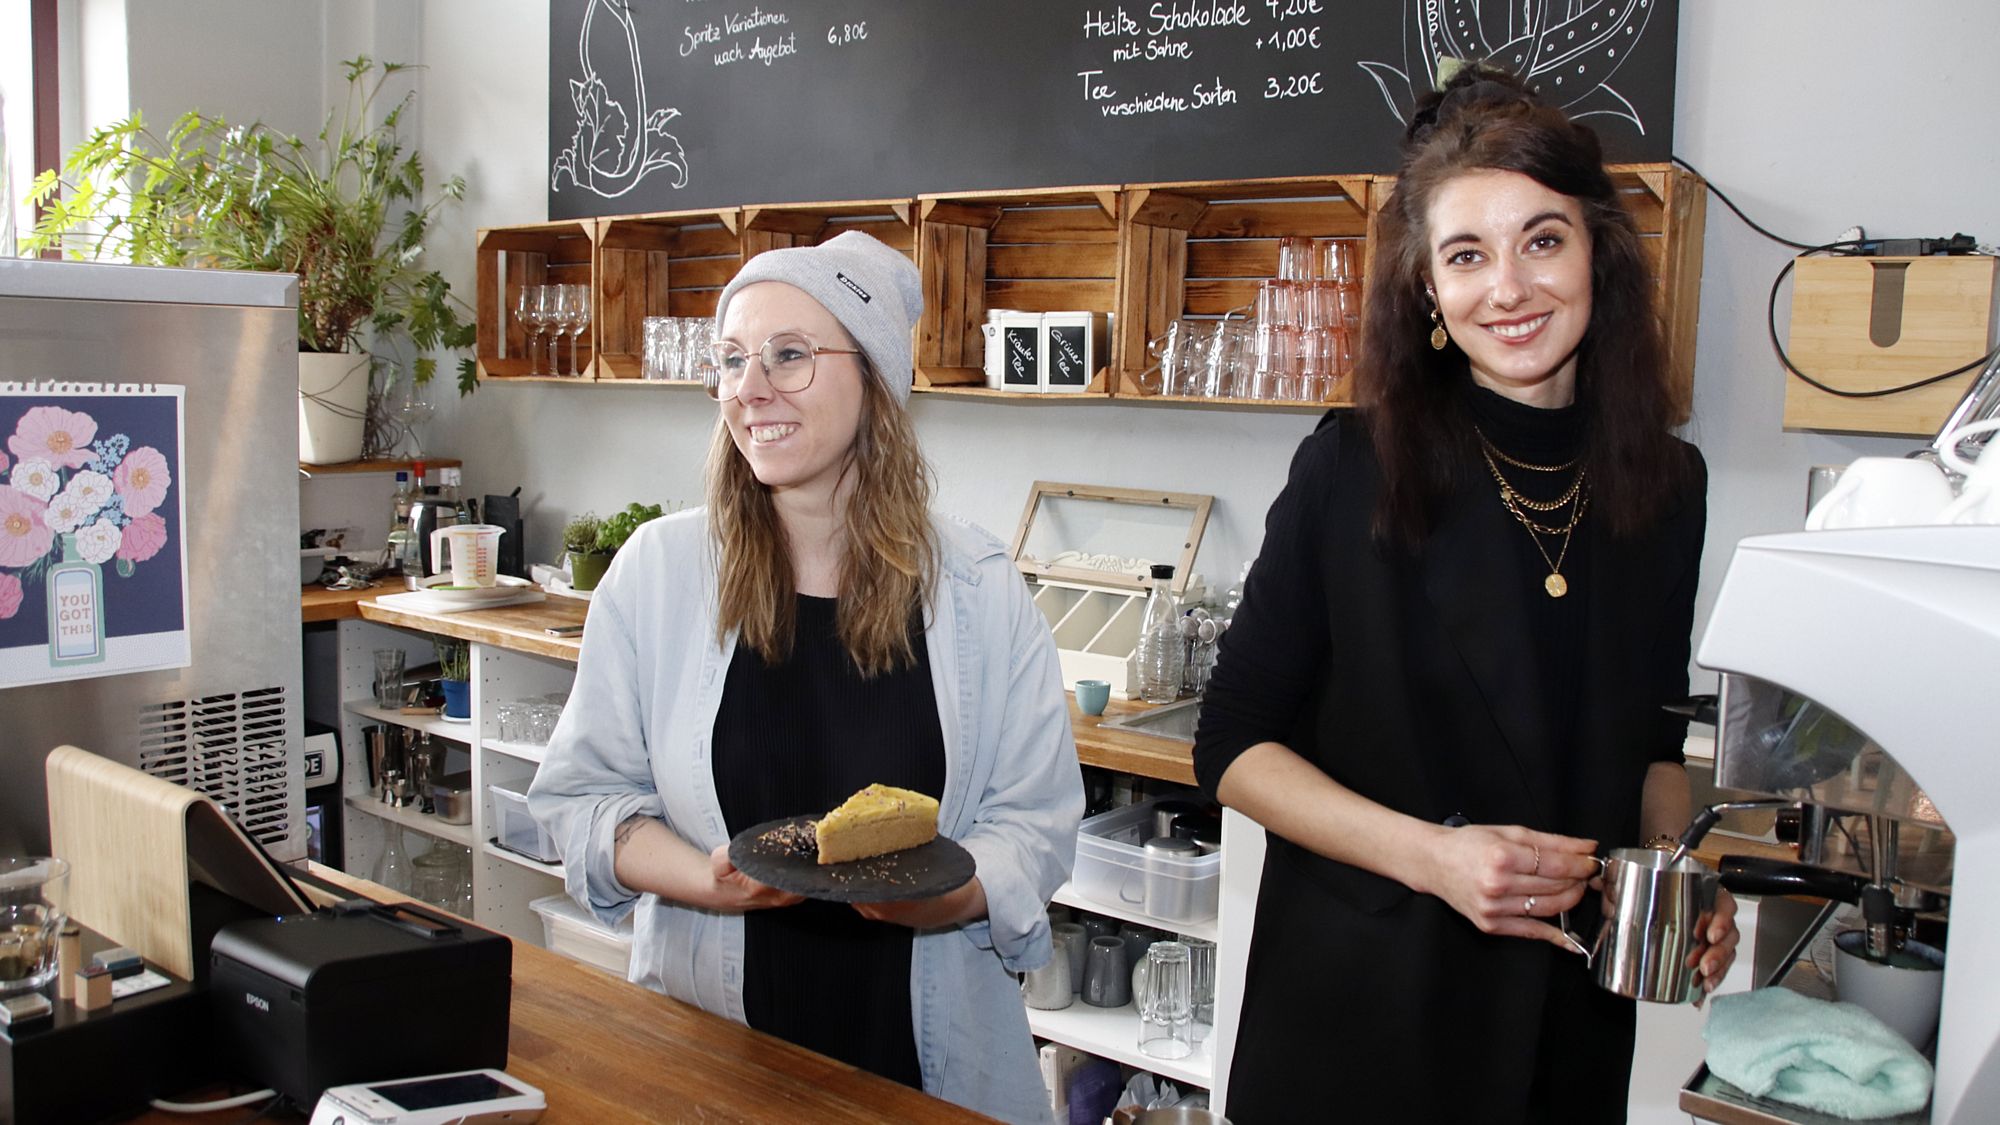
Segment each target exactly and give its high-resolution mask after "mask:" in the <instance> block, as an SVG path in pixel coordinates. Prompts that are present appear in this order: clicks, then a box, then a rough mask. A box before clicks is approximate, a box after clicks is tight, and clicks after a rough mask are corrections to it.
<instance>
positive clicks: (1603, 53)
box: [549, 0, 1679, 218]
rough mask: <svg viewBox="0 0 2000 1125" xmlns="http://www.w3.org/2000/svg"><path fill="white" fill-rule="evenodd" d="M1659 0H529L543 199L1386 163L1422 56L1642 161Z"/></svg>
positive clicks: (1656, 98)
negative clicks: (1488, 78) (536, 58)
mask: <svg viewBox="0 0 2000 1125" xmlns="http://www.w3.org/2000/svg"><path fill="white" fill-rule="evenodd" d="M1678 16H1679V13H1678V10H1677V0H1509V2H1507V3H1487V4H1481V3H1478V2H1477V0H1122V2H1100V3H1081V2H1078V0H650V2H639V0H553V2H552V3H551V5H550V14H549V51H550V59H549V215H550V217H551V218H575V217H581V216H588V215H609V214H633V213H639V212H646V211H671V210H684V209H691V208H697V207H713V206H726V205H730V204H747V203H792V202H803V201H821V200H841V199H878V198H894V197H901V196H910V195H915V194H918V193H921V192H929V191H973V190H981V189H987V188H1021V187H1037V186H1059V185H1071V184H1112V183H1138V182H1158V181H1172V180H1201V179H1248V178H1261V177H1266V176H1287V175H1314V174H1328V173H1335V172H1339V173H1351V172H1371V171H1388V170H1391V169H1392V168H1393V167H1394V165H1395V157H1396V145H1397V142H1398V139H1399V138H1400V136H1401V133H1402V128H1403V120H1404V118H1406V117H1407V115H1408V114H1409V112H1410V106H1411V103H1412V102H1413V100H1414V96H1415V92H1417V91H1421V90H1424V89H1428V88H1430V86H1431V83H1432V81H1433V69H1434V66H1435V59H1436V58H1437V57H1438V56H1439V55H1446V56H1451V57H1458V58H1478V57H1483V58H1489V59H1493V60H1495V61H1498V62H1501V63H1504V64H1506V65H1508V66H1510V67H1513V68H1514V69H1516V70H1517V71H1520V72H1522V73H1526V74H1527V75H1529V76H1530V80H1531V81H1532V82H1533V83H1534V84H1536V85H1537V86H1538V87H1539V88H1540V90H1541V92H1542V95H1543V97H1545V98H1547V99H1548V100H1550V101H1552V102H1554V103H1556V104H1559V105H1562V106H1565V107H1566V108H1567V109H1568V110H1569V112H1570V113H1572V114H1575V115H1578V116H1579V117H1581V119H1583V120H1585V121H1587V122H1589V123H1590V124H1591V125H1592V126H1593V127H1595V128H1596V129H1597V130H1598V131H1599V133H1600V134H1601V135H1602V136H1603V138H1604V140H1605V149H1606V154H1607V157H1608V158H1610V159H1612V160H1618V161H1664V160H1665V159H1667V156H1668V150H1669V145H1670V143H1671V140H1672V136H1673V80H1674V51H1675V40H1676V37H1677V28H1676V24H1677V22H1678Z"/></svg>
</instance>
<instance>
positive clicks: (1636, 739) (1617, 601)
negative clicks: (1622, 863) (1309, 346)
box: [1194, 394, 1706, 1125]
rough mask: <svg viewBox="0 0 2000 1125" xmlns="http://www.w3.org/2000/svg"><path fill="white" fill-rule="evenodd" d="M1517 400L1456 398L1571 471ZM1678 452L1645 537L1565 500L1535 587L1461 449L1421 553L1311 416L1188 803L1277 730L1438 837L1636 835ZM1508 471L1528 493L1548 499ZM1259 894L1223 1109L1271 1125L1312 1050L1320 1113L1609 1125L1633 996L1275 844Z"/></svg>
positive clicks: (1686, 535) (1353, 452) (1513, 530)
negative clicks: (1397, 538) (1492, 828)
mask: <svg viewBox="0 0 2000 1125" xmlns="http://www.w3.org/2000/svg"><path fill="white" fill-rule="evenodd" d="M1517 405H1518V404H1513V403H1508V402H1501V401H1494V400H1493V399H1492V397H1491V396H1487V395H1484V394H1474V395H1473V396H1472V401H1471V403H1470V404H1469V407H1468V409H1469V410H1470V412H1471V413H1472V414H1473V416H1474V417H1475V418H1479V419H1481V427H1482V428H1483V429H1486V431H1487V434H1488V436H1489V437H1490V438H1491V439H1492V440H1493V441H1494V443H1495V444H1496V445H1497V446H1499V447H1500V448H1501V449H1502V450H1503V451H1504V452H1506V453H1507V454H1509V455H1510V456H1514V457H1517V458H1519V459H1520V460H1524V461H1531V462H1537V463H1545V464H1546V463H1557V462H1559V461H1560V460H1563V459H1566V457H1567V455H1566V453H1565V452H1564V451H1563V450H1562V449H1560V448H1558V447H1557V446H1559V444H1560V442H1557V441H1555V440H1554V439H1556V438H1559V437H1560V432H1559V430H1558V427H1561V426H1563V425H1564V424H1565V421H1564V419H1563V417H1562V414H1561V412H1555V413H1550V414H1545V415H1538V414H1530V413H1526V412H1525V411H1526V410H1527V408H1522V409H1520V410H1516V409H1514V407H1515V406H1517ZM1489 421H1490V422H1491V425H1490V427H1489V425H1488V422H1489ZM1544 424H1546V425H1547V426H1548V427H1549V430H1550V432H1548V433H1545V432H1543V431H1542V430H1541V429H1540V428H1539V427H1541V426H1542V425H1544ZM1568 424H1569V425H1571V426H1573V425H1574V423H1573V422H1570V423H1568ZM1571 440H1574V439H1573V438H1572V439H1571ZM1682 448H1683V452H1684V453H1685V456H1686V458H1687V463H1688V466H1689V470H1690V473H1689V478H1688V482H1689V483H1688V487H1687V488H1686V489H1685V490H1684V491H1683V492H1682V493H1680V494H1679V495H1676V496H1675V497H1674V498H1673V500H1672V501H1671V502H1670V503H1669V504H1668V505H1666V509H1665V515H1663V517H1662V519H1661V520H1660V522H1659V523H1658V524H1657V525H1656V526H1654V527H1653V528H1651V529H1648V530H1646V531H1644V532H1641V533H1638V534H1636V535H1633V536H1629V537H1614V536H1611V535H1610V534H1608V532H1607V529H1606V526H1605V524H1604V521H1603V520H1601V519H1598V518H1596V516H1595V513H1592V512H1586V514H1585V516H1584V519H1583V522H1582V523H1581V524H1580V525H1579V526H1578V528H1577V531H1576V535H1575V542H1574V543H1572V545H1571V547H1570V558H1569V559H1567V560H1565V562H1564V565H1563V568H1562V573H1563V575H1564V577H1565V578H1566V579H1568V580H1569V592H1568V595H1567V596H1566V597H1564V598H1561V599H1552V598H1550V597H1548V595H1547V594H1546V593H1545V592H1544V590H1543V586H1542V583H1543V580H1544V579H1545V578H1546V577H1547V575H1548V565H1547V564H1546V563H1545V562H1544V561H1543V560H1542V558H1541V556H1540V553H1539V552H1537V551H1536V550H1535V548H1534V544H1533V541H1532V540H1530V539H1529V538H1528V533H1527V531H1526V530H1525V529H1524V528H1522V526H1521V525H1520V524H1519V523H1518V522H1516V520H1515V519H1514V517H1513V516H1511V515H1510V514H1509V513H1508V511H1507V509H1506V508H1505V506H1504V505H1503V504H1502V503H1501V501H1500V497H1499V495H1498V488H1497V486H1496V485H1494V483H1493V481H1492V478H1491V477H1490V476H1489V475H1488V474H1487V471H1486V467H1485V465H1484V464H1483V463H1480V462H1479V461H1477V460H1476V459H1475V460H1474V461H1473V463H1472V464H1470V465H1468V466H1465V470H1466V471H1465V472H1464V474H1463V476H1462V480H1463V486H1462V487H1461V488H1459V489H1458V490H1457V491H1455V492H1454V493H1453V494H1452V495H1450V496H1447V497H1446V498H1445V499H1444V501H1443V503H1442V505H1441V506H1440V508H1439V511H1438V517H1437V520H1436V523H1435V525H1434V527H1433V528H1432V531H1431V533H1430V535H1429V537H1428V538H1427V539H1426V540H1425V541H1424V543H1423V544H1422V546H1421V547H1420V548H1417V549H1415V550H1399V549H1392V548H1387V547H1384V546H1383V545H1382V544H1381V543H1379V542H1378V541H1377V540H1376V539H1375V537H1374V535H1373V532H1372V521H1373V517H1374V513H1375V509H1376V505H1377V502H1378V499H1379V497H1380V493H1381V468H1380V464H1379V462H1378V460H1377V458H1376V456H1375V451H1374V447H1373V444H1372V442H1371V439H1370V435H1369V433H1368V429H1367V426H1366V419H1365V418H1364V417H1362V416H1361V415H1359V414H1357V413H1354V412H1340V413H1338V414H1336V415H1334V416H1332V417H1330V418H1329V419H1328V421H1327V422H1325V423H1324V424H1322V425H1321V427H1320V428H1319V430H1318V431H1317V432H1315V433H1314V434H1312V435H1311V436H1310V437H1308V438H1307V439H1306V440H1305V441H1304V442H1303V443H1301V445H1300V447H1299V451H1298V454H1297V456H1296V457H1295V458H1294V459H1293V462H1292V468H1291V475H1290V479H1289V480H1288V481H1287V482H1286V485H1285V488H1284V491H1283V492H1281V493H1280V494H1279V496H1278V498H1277V500H1276V501H1275V502H1274V503H1273V504H1272V506H1271V511H1270V515H1269V518H1268V520H1267V522H1266V526H1265V537H1264V543H1263V547H1262V548H1261V550H1260V552H1259V555H1258V558H1257V561H1256V564H1255V565H1254V566H1253V567H1252V568H1251V571H1250V575H1249V578H1248V580H1247V582H1246V584H1245V590H1244V597H1243V601H1242V603H1241V605H1240V606H1239V607H1238V609H1237V612H1236V615H1235V618H1234V620H1233V621H1232V623H1231V625H1230V628H1229V631H1228V632H1226V633H1224V634H1223V639H1222V644H1221V649H1220V651H1219V655H1218V661H1217V665H1216V669H1215V673H1214V676H1213V678H1212V680H1211V681H1210V684H1209V688H1208V692H1207V694H1206V695H1205V697H1204V700H1203V705H1202V713H1201V720H1200V723H1199V728H1198V730H1197V733H1196V743H1195V751H1194V766H1195V774H1196V776H1197V778H1198V779H1199V780H1200V782H1201V784H1202V786H1203V788H1204V789H1205V790H1207V791H1208V792H1209V793H1210V794H1211V795H1213V794H1214V792H1215V786H1216V783H1217V782H1218V781H1219V780H1220V778H1221V777H1222V774H1223V772H1224V771H1225V770H1227V769H1228V768H1229V766H1230V764H1231V763H1233V762H1234V761H1235V760H1236V759H1237V757H1238V756H1240V755H1241V754H1242V752H1243V751H1244V750H1245V749H1247V748H1249V747H1250V746H1252V745H1255V744H1257V743H1260V742H1265V741H1275V742H1280V743H1283V744H1285V745H1286V746H1289V747H1290V748H1291V749H1293V750H1294V751H1296V752H1297V753H1298V754H1299V755H1300V756H1301V757H1303V758H1304V759H1305V760H1306V761H1308V762H1310V763H1311V764H1312V765H1313V766H1315V767H1316V768H1318V769H1320V770H1322V771H1323V772H1325V773H1326V774H1327V775H1328V776H1329V777H1331V778H1333V779H1334V780H1336V781H1338V782H1340V783H1341V784H1342V785H1345V786H1346V787H1347V788H1349V789H1351V790H1353V791H1354V792H1356V793H1358V794H1360V795H1362V796H1364V797H1366V798H1368V799H1370V800H1373V801H1375V802H1377V803H1379V804H1382V805H1384V806H1386V807H1388V808H1391V809H1395V810H1397V811H1400V812H1403V813H1406V814H1408V815H1411V816H1414V817H1417V818H1419V819H1423V820H1428V821H1431V822H1432V823H1442V822H1445V821H1447V820H1448V819H1449V818H1451V817H1453V816H1454V815H1462V816H1464V817H1465V818H1466V819H1467V820H1469V821H1471V822H1473V823H1479V824H1519V825H1525V826H1527V827H1530V828H1535V829H1540V830H1543V831H1552V832H1560V833H1564V834H1567V835H1573V836H1579V837H1584V838H1587V839H1592V840H1596V841H1597V842H1598V843H1599V844H1600V845H1601V846H1606V847H1616V846H1622V845H1628V844H1637V843H1638V842H1639V841H1638V833H1639V805H1640V793H1641V789H1642V787H1643V784H1644V781H1645V776H1646V773H1647V771H1648V769H1649V768H1650V766H1651V765H1652V763H1654V762H1655V761H1662V760H1675V761H1677V760H1679V754H1680V741H1681V738H1682V736H1683V735H1684V733H1685V724H1682V723H1676V722H1675V721H1674V720H1672V719H1671V718H1670V717H1668V716H1666V715H1665V714H1664V713H1663V712H1662V711H1661V710H1660V704H1661V703H1663V702H1666V701H1668V700H1672V699H1677V698H1680V697H1681V696H1683V695H1684V694H1685V692H1686V685H1687V664H1688V656H1689V648H1690V634H1691V633H1692V630H1693V616H1694V593H1695V585H1696V581H1697V579H1698V577H1699V565H1698V564H1699V561H1700V555H1701V543H1702V533H1703V525H1704V523H1705V519H1706V509H1705V504H1704V490H1705V486H1706V482H1705V478H1704V475H1703V472H1702V469H1701V462H1700V455H1699V454H1698V453H1696V452H1695V450H1694V449H1693V447H1691V446H1685V447H1682ZM1538 458H1547V459H1548V460H1546V461H1540V460H1538ZM1503 469H1505V466H1503ZM1522 472H1523V477H1522V478H1510V479H1513V480H1516V481H1517V483H1518V484H1520V486H1521V488H1520V490H1521V491H1524V492H1526V493H1527V494H1528V495H1530V496H1536V497H1541V498H1547V497H1548V496H1550V495H1551V494H1552V492H1553V493H1560V491H1561V488H1560V487H1558V488H1555V489H1553V490H1537V489H1536V488H1535V487H1534V485H1533V484H1532V483H1531V482H1530V481H1528V480H1527V479H1525V477H1526V471H1525V470H1523V471H1522ZM1544 522H1556V521H1553V520H1548V521H1544ZM1553 553H1554V552H1553V551H1551V554H1553ZM1552 603H1553V604H1552ZM1262 886H1263V890H1262V891H1261V892H1260V893H1259V895H1258V899H1257V912H1256V920H1255V924H1254V927H1253V933H1252V938H1251V945H1250V954H1249V964H1248V969H1247V975H1246V980H1245V990H1244V1000H1243V1018H1242V1020H1241V1022H1240V1024H1239V1032H1238V1039H1237V1043H1236V1049H1235V1054H1234V1057H1235V1059H1236V1062H1235V1064H1234V1069H1232V1071H1231V1074H1230V1091H1229V1104H1228V1105H1226V1106H1224V1107H1223V1112H1224V1113H1226V1114H1227V1115H1228V1116H1229V1118H1230V1120H1232V1121H1238V1122H1244V1123H1246V1125H1255V1123H1256V1122H1260V1121H1284V1120H1290V1119H1292V1118H1293V1117H1295V1116H1296V1112H1297V1103H1296V1090H1297V1081H1298V1076H1299V1075H1300V1074H1325V1073H1326V1065H1325V1064H1326V1060H1327V1059H1330V1058H1331V1059H1339V1060H1340V1061H1341V1067H1340V1068H1339V1072H1338V1074H1337V1075H1335V1076H1333V1077H1331V1078H1329V1081H1331V1082H1332V1083H1333V1084H1334V1087H1335V1088H1334V1089H1331V1090H1329V1091H1328V1094H1329V1097H1330V1098H1331V1099H1332V1100H1333V1101H1334V1102H1335V1103H1337V1104H1339V1105H1341V1106H1342V1107H1343V1109H1344V1110H1346V1111H1347V1112H1348V1114H1349V1115H1350V1116H1351V1117H1353V1119H1354V1120H1357V1121H1362V1120H1367V1121H1375V1120H1382V1121H1390V1120H1393V1121H1401V1122H1429V1121H1463V1120H1467V1119H1468V1118H1469V1117H1476V1118H1478V1119H1479V1120H1480V1121H1482V1122H1489V1123H1522V1122H1538V1121H1564V1122H1567V1121H1590V1122H1603V1121H1618V1120H1622V1118H1623V1115H1624V1107H1625V1099H1626V1085H1627V1076H1628V1074H1629V1069H1630V1065H1631V1054H1632V1027H1633V1024H1632V1018H1633V1017H1632V1005H1631V1003H1630V1002H1627V1001H1622V1000H1620V999H1618V998H1617V997H1614V996H1612V995H1611V994H1610V993H1607V992H1604V991H1602V990H1600V989H1597V988H1595V987H1594V986H1592V985H1591V984H1590V982H1589V976H1588V973H1587V970H1586V969H1585V966H1584V962H1583V959H1582V958H1580V957H1576V956H1573V955H1569V954H1565V953H1562V952H1560V951H1558V950H1557V949H1556V947H1555V946H1553V945H1550V944H1548V943H1546V942H1537V941H1528V940H1523V939H1518V938H1509V937H1498V936H1493V935H1487V934H1483V933H1480V932H1479V931H1478V929H1477V928H1475V927H1474V926H1473V925H1472V923H1471V922H1469V921H1467V920H1466V919H1465V918H1464V917H1463V916H1461V915H1459V914H1458V913H1457V912H1456V911H1454V910H1452V909H1451V907H1450V906H1448V905H1446V904H1445V903H1444V901H1443V900H1442V899H1439V898H1437V897H1435V896H1432V895H1418V894H1415V893H1414V892H1412V891H1411V890H1410V889H1409V888H1408V887H1406V886H1404V885H1403V884H1401V883H1398V882H1396V881H1394V880H1391V879H1388V878H1384V877H1383V876H1380V875H1377V874H1375V873H1373V872H1370V871H1366V870H1363V869H1361V868H1359V867H1353V866H1350V865H1348V864H1344V863H1339V862H1336V861H1334V860H1330V859H1327V858H1326V857H1324V856H1320V855H1318V854H1316V853H1314V852H1312V851H1310V850H1309V849H1306V848H1303V847H1300V846H1298V845H1296V844H1293V843H1292V842H1290V841H1288V840H1285V839H1283V838H1282V837H1279V836H1277V835H1275V834H1273V835H1271V836H1270V837H1269V846H1268V848H1267V850H1266V857H1265V863H1264V872H1263V883H1262ZM1572 921H1573V922H1580V921H1581V919H1580V918H1577V917H1576V916H1574V915H1573V916H1572ZM1328 965H1345V966H1358V967H1362V968H1360V969H1359V970H1357V971H1350V972H1327V971H1325V967H1326V966H1328ZM1328 1013H1334V1015H1333V1016H1332V1017H1329V1015H1328ZM1440 1060H1444V1061H1443V1062H1440ZM1441 1066H1442V1067H1444V1068H1445V1071H1446V1072H1449V1073H1450V1074H1451V1075H1452V1078H1453V1080H1452V1081H1450V1082H1439V1081H1438V1080H1437V1078H1438V1075H1439V1074H1440V1073H1441V1071H1440V1069H1439V1068H1440V1067H1441Z"/></svg>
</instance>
